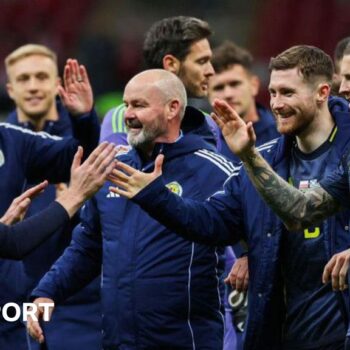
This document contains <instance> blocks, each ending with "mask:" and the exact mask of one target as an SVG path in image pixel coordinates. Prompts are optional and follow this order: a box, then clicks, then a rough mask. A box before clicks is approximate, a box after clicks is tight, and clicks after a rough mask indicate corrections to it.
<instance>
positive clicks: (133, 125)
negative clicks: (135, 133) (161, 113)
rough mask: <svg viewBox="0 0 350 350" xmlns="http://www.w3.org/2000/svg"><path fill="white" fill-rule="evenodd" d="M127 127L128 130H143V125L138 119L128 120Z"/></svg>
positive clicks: (126, 121)
mask: <svg viewBox="0 0 350 350" xmlns="http://www.w3.org/2000/svg"><path fill="white" fill-rule="evenodd" d="M125 125H126V127H127V128H128V130H132V129H133V130H140V129H142V124H141V123H140V122H139V121H138V120H137V119H126V120H125Z"/></svg>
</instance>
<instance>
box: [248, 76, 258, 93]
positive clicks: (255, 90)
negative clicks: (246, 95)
mask: <svg viewBox="0 0 350 350" xmlns="http://www.w3.org/2000/svg"><path fill="white" fill-rule="evenodd" d="M250 81H251V86H252V94H253V96H254V97H256V96H257V94H258V92H259V88H260V79H259V77H258V76H257V75H252V76H251V77H250Z"/></svg>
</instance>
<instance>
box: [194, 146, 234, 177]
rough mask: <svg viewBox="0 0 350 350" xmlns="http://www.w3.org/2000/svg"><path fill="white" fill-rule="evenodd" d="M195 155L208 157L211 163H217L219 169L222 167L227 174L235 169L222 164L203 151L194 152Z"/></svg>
mask: <svg viewBox="0 0 350 350" xmlns="http://www.w3.org/2000/svg"><path fill="white" fill-rule="evenodd" d="M194 154H195V155H197V156H199V157H202V158H205V159H208V160H209V161H210V162H211V163H213V164H215V165H216V166H217V167H218V168H219V169H221V170H222V171H223V172H224V173H225V174H226V175H227V176H230V175H231V174H232V172H233V169H230V168H228V167H227V166H225V165H223V164H221V163H220V162H218V161H217V160H215V159H213V158H212V157H210V156H208V155H206V154H203V153H199V152H194Z"/></svg>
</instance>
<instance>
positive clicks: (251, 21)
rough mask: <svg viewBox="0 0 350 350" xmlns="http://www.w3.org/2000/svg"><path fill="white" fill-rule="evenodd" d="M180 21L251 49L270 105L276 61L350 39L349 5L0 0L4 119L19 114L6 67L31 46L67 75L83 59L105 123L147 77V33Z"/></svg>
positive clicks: (341, 1)
mask: <svg viewBox="0 0 350 350" xmlns="http://www.w3.org/2000/svg"><path fill="white" fill-rule="evenodd" d="M175 15H189V16H196V17H199V18H202V19H204V20H206V21H208V22H209V23H210V25H211V27H212V28H213V30H214V32H215V34H214V36H213V37H212V40H211V42H212V45H213V47H215V46H216V45H218V44H219V43H221V42H222V41H223V40H225V39H230V40H233V41H235V42H236V43H237V44H239V45H242V46H245V47H246V48H248V49H249V50H250V51H251V52H252V54H253V55H254V56H255V70H256V72H257V74H258V75H259V76H260V78H261V79H262V82H263V86H262V89H261V95H260V97H259V99H260V101H261V102H263V103H265V104H266V103H267V94H266V90H265V88H264V86H266V84H267V83H268V70H267V65H268V62H269V58H270V57H271V56H274V55H276V54H277V53H279V52H281V51H282V50H284V49H286V48H288V47H290V46H292V45H294V44H310V45H315V46H318V47H320V48H322V49H323V50H325V51H326V52H327V53H329V54H330V55H332V54H333V50H334V47H335V45H336V43H337V41H338V40H339V39H341V38H343V37H345V36H349V35H350V0H175V1H165V0H71V1H67V0H0V33H1V35H0V37H1V45H0V59H1V65H0V118H3V117H4V116H6V114H7V112H8V111H9V110H10V109H12V108H13V104H12V102H11V100H9V98H8V97H7V93H6V89H5V85H6V75H5V71H4V66H3V60H4V57H5V56H6V55H7V54H8V53H10V52H11V51H12V50H14V49H15V48H16V47H18V46H20V45H23V44H26V43H30V42H32V43H42V44H44V45H47V46H49V47H51V48H52V49H53V50H55V51H56V52H57V54H58V57H59V65H60V69H61V71H62V67H63V65H64V62H65V60H66V59H67V58H69V57H74V58H75V57H76V58H78V59H79V60H80V62H81V63H83V64H85V65H86V67H87V69H88V72H89V75H90V80H91V83H92V86H93V89H94V93H95V98H96V106H97V109H98V112H99V114H100V116H101V117H102V116H103V115H104V113H105V112H106V110H108V109H109V108H110V107H112V106H114V105H116V104H118V103H119V101H120V97H121V92H122V90H123V87H124V85H125V83H126V82H127V81H128V80H129V78H130V77H131V76H133V75H134V74H135V73H136V72H138V71H140V70H141V69H142V42H143V36H144V33H145V31H147V29H148V28H149V27H150V26H151V24H152V23H153V22H154V21H156V20H159V19H161V18H163V17H169V16H175Z"/></svg>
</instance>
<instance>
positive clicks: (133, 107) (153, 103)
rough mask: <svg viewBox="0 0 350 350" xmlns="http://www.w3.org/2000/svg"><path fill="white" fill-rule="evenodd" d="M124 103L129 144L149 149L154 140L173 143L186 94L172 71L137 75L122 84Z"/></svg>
mask: <svg viewBox="0 0 350 350" xmlns="http://www.w3.org/2000/svg"><path fill="white" fill-rule="evenodd" d="M124 103H125V105H126V111H125V124H126V126H127V128H128V141H129V143H130V144H131V145H132V146H134V147H138V148H145V147H146V148H147V149H149V148H150V146H151V148H152V145H153V144H154V143H155V142H174V141H175V140H176V138H177V137H178V136H179V130H180V124H181V120H182V118H183V116H184V114H185V108H186V103H187V97H186V90H185V88H184V85H183V84H182V82H181V80H180V79H179V78H178V77H177V76H176V75H175V74H173V73H170V72H168V71H165V70H163V69H150V70H146V71H143V72H141V73H139V74H137V75H136V76H134V77H133V78H132V79H131V80H130V81H129V82H128V84H127V85H126V87H125V90H124Z"/></svg>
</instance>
